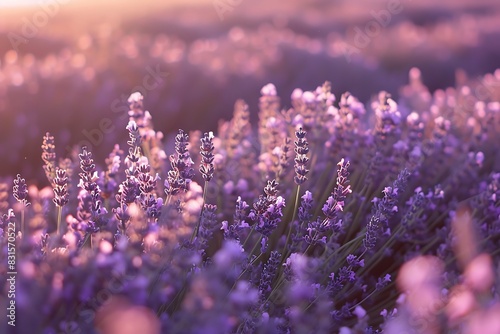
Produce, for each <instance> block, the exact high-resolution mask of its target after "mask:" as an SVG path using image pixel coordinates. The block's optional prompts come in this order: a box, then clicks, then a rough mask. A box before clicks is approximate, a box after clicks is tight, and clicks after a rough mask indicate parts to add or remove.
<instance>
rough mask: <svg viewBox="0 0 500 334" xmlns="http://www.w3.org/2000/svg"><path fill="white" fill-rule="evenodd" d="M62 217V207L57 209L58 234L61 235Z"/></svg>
mask: <svg viewBox="0 0 500 334" xmlns="http://www.w3.org/2000/svg"><path fill="white" fill-rule="evenodd" d="M61 217H62V207H61V206H58V207H57V234H58V235H61Z"/></svg>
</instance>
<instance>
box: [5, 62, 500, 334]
mask: <svg viewBox="0 0 500 334" xmlns="http://www.w3.org/2000/svg"><path fill="white" fill-rule="evenodd" d="M413 72H414V71H413ZM413 72H412V73H413ZM413 74H414V73H413ZM411 78H412V85H410V86H409V87H406V91H405V94H403V97H402V98H401V101H399V103H398V102H396V101H395V100H393V99H392V98H391V97H390V95H389V94H388V93H386V92H381V93H380V94H379V95H378V98H377V99H376V100H375V101H372V103H369V104H367V105H370V106H371V109H370V108H366V109H365V106H364V105H363V104H362V103H360V102H359V101H358V100H357V99H356V98H355V97H354V96H353V95H351V94H350V93H345V94H343V95H342V97H341V99H340V101H339V103H338V104H336V98H335V96H334V94H333V93H332V92H331V84H330V83H329V82H326V83H324V84H323V85H322V86H320V87H318V88H317V89H316V90H313V91H302V90H300V89H296V90H295V91H294V92H293V93H292V97H291V98H292V101H291V105H292V107H291V108H289V109H287V110H285V109H283V110H281V105H280V100H279V98H278V97H277V92H276V87H275V86H274V85H272V84H269V85H266V86H265V87H264V88H263V89H262V91H261V94H262V97H261V98H260V100H259V113H258V115H259V121H258V124H257V125H256V127H252V126H251V124H250V117H249V109H248V105H247V104H246V103H245V102H243V101H241V100H239V101H238V102H237V103H236V104H235V111H234V115H233V118H232V119H231V120H228V121H222V122H221V123H220V126H219V129H218V131H217V134H216V135H215V134H214V133H212V132H208V133H204V134H203V135H202V134H201V133H199V132H192V133H186V132H185V131H183V130H179V131H178V133H177V135H176V136H175V138H174V143H173V144H174V145H173V146H174V150H175V151H174V152H172V153H171V154H170V155H169V162H170V166H167V165H166V164H165V163H163V162H164V160H165V159H166V157H167V155H166V154H165V153H164V150H165V148H166V147H168V145H165V144H164V143H163V140H164V138H163V136H162V135H161V134H160V133H159V132H156V131H155V130H154V128H153V123H152V116H151V114H150V113H149V112H147V111H145V110H144V108H143V96H142V95H141V94H140V93H134V94H132V96H131V97H130V99H129V103H130V112H129V116H130V121H129V123H128V125H127V127H126V130H128V134H129V141H128V142H127V145H128V151H127V154H126V156H124V152H123V151H121V150H120V147H119V146H118V145H116V146H115V147H114V149H113V150H112V152H111V153H110V155H109V157H108V159H106V161H105V164H104V166H103V167H102V168H101V167H100V166H99V164H98V163H96V162H95V161H94V159H93V156H92V153H91V152H90V151H89V150H88V149H87V148H86V147H82V148H81V151H79V152H77V153H78V154H75V155H73V160H64V161H61V162H59V164H58V163H57V162H56V160H55V153H54V152H55V148H56V146H55V145H56V140H55V139H54V138H53V137H52V136H50V134H47V135H46V136H45V137H44V138H43V146H42V148H43V152H42V159H43V162H44V167H43V168H44V170H45V172H46V175H47V178H48V180H49V182H50V184H51V187H49V188H47V189H46V190H43V189H42V190H38V189H36V187H35V186H31V187H34V188H33V190H28V185H27V183H26V181H25V180H24V179H22V178H21V177H20V176H19V175H18V176H17V178H16V179H15V180H14V187H13V191H12V195H13V197H14V198H15V199H16V200H17V201H18V203H14V201H12V199H9V200H7V201H6V203H5V204H4V205H2V207H1V209H2V210H3V211H4V212H2V214H3V215H2V219H1V223H2V225H1V226H0V228H1V229H2V230H3V231H5V229H6V225H7V224H10V223H12V222H13V223H15V224H20V225H21V230H22V233H21V234H18V235H17V236H16V239H15V243H16V247H17V250H18V253H17V261H18V268H19V270H18V272H19V274H18V276H17V279H18V283H17V284H18V287H19V294H18V298H17V304H16V305H17V308H18V312H19V316H18V317H19V319H28V317H29V319H30V321H29V322H28V321H23V322H21V321H20V322H19V328H20V331H21V332H41V333H69V332H71V333H112V332H113V330H112V329H111V328H114V327H113V326H114V325H113V323H116V321H114V320H113V321H112V320H111V319H120V320H119V321H118V322H120V323H121V322H123V323H124V324H128V323H130V324H131V323H132V322H134V321H136V320H137V319H142V320H144V321H145V322H146V323H147V324H148V325H147V326H146V325H145V326H144V327H143V328H142V330H143V332H144V333H159V332H163V333H336V332H341V333H378V332H382V331H384V330H387V331H388V332H389V333H396V332H398V331H397V328H399V327H397V326H406V327H404V328H405V330H408V331H413V332H415V333H431V332H433V331H435V330H437V331H441V332H453V333H475V332H473V331H472V329H471V328H473V326H476V325H477V323H478V321H480V320H478V317H484V318H485V319H493V318H494V317H495V316H497V317H498V316H500V312H499V311H498V310H499V309H500V296H499V292H498V283H499V282H498V270H499V268H498V263H499V261H498V260H499V257H500V253H499V251H498V250H499V249H500V234H499V233H500V225H499V219H500V202H499V198H500V197H499V196H500V193H499V189H500V187H499V180H500V177H499V175H500V165H499V161H500V159H499V155H498V152H497V150H495V149H494V145H495V143H497V142H498V140H499V139H500V138H499V136H498V133H499V132H498V131H493V130H492V129H497V127H498V125H499V124H500V117H499V115H500V113H499V110H500V103H499V101H498V100H494V98H495V96H497V97H498V96H500V92H499V91H495V92H494V93H493V92H492V94H489V95H488V96H487V97H486V98H485V99H483V100H479V99H478V98H477V97H476V99H477V101H476V104H475V108H474V109H472V110H464V108H461V107H460V106H459V105H457V104H456V102H455V101H460V99H461V98H463V96H462V95H463V94H464V93H465V92H466V90H464V89H463V88H464V87H461V89H449V90H446V91H440V92H436V93H435V94H434V96H433V97H432V99H431V100H430V102H429V101H428V98H429V97H428V96H427V95H426V94H424V93H423V92H424V91H425V90H422V85H423V84H421V83H420V84H419V85H417V84H415V80H419V77H418V76H417V77H416V76H415V75H412V77H411ZM493 78H495V80H497V81H500V78H499V77H496V76H494V77H493ZM473 84H474V83H473V82H471V83H470V85H473ZM498 87H500V85H491V89H496V90H498ZM459 88H460V87H459ZM412 89H414V90H415V91H414V92H413V93H412V92H411V90H412ZM407 96H411V98H407ZM469 97H470V96H469ZM473 98H474V97H473ZM424 102H425V103H430V104H429V108H428V109H422V108H421V106H422V105H425V103H424ZM453 110H457V112H456V113H454V112H453ZM458 110H459V111H460V112H458ZM463 113H467V114H465V115H464V114H463ZM464 117H465V118H467V119H468V120H467V121H465V122H464V121H463V119H464ZM124 131H125V130H124ZM294 137H295V138H296V141H295V142H294V144H293V145H294V152H295V157H293V159H294V165H293V167H294V173H289V172H288V169H289V166H290V165H291V160H290V159H292V157H291V154H290V146H291V145H290V143H291V139H290V138H294ZM198 140H200V141H201V146H200V147H199V150H198V149H197V148H196V146H197V145H194V143H195V142H197V141H198ZM74 157H77V158H76V159H75V158H74ZM122 161H123V163H122ZM78 165H79V166H80V169H81V173H79V174H77V173H73V172H72V171H73V170H74V168H76V166H78ZM195 165H199V168H198V170H199V173H195V168H194V167H195ZM159 180H164V181H163V182H158V181H159ZM76 184H78V187H79V188H80V190H79V191H77V190H76V189H75V188H72V185H76ZM29 189H31V188H29ZM28 193H29V195H30V199H31V201H32V203H33V205H31V206H27V205H28V203H29V202H28V201H27V198H28ZM464 205H466V206H468V207H470V208H471V209H470V210H469V215H468V216H467V217H468V218H467V222H468V225H467V226H469V229H470V231H473V232H471V233H463V232H462V233H459V232H457V227H456V226H457V224H456V221H457V219H458V220H459V221H460V217H462V216H463V214H462V211H461V209H460V208H462V207H463V206H464ZM63 208H64V210H63ZM18 212H20V213H21V219H20V220H19V219H18V218H17V215H16V214H17V213H18ZM457 217H458V218H457ZM25 220H26V221H27V223H28V226H29V227H30V228H25V226H24V224H25ZM64 223H66V226H64ZM52 231H56V233H52ZM458 231H460V230H458ZM469 234H475V235H477V242H475V243H471V242H469V241H470V240H469V241H468V239H467V238H466V237H464V235H465V236H467V235H469ZM453 236H456V237H453ZM7 239H8V238H7V236H6V233H5V232H3V234H2V237H1V238H0V246H1V250H2V251H1V252H0V257H1V260H2V261H1V265H0V269H1V270H0V273H1V275H2V276H5V273H6V272H7V270H6V268H5V264H6V263H7V261H6V256H7V255H6V254H7V251H6V250H7V244H8V241H7ZM87 240H89V241H90V242H87ZM457 240H458V241H459V242H460V244H461V245H462V244H463V245H465V246H464V247H466V246H467V245H474V247H472V246H471V247H470V248H469V249H472V250H473V251H471V252H469V253H470V254H469V255H468V256H465V255H464V254H468V253H467V252H466V251H459V250H457V247H456V243H457ZM484 254H489V255H487V256H486V255H484ZM419 256H431V257H432V258H433V259H434V258H439V260H432V261H434V262H432V261H431V262H432V263H434V264H436V266H437V267H438V268H440V269H439V270H440V271H436V273H435V274H434V275H437V276H435V277H434V276H433V277H434V278H433V280H432V282H431V283H432V285H425V284H424V283H425V282H424V283H422V280H419V281H415V282H416V283H412V281H411V279H410V278H411V277H412V276H411V274H410V275H409V274H408V270H410V269H411V268H414V267H412V264H413V263H415V262H412V261H416V260H415V259H418V258H419ZM431 262H429V263H431ZM405 263H406V264H405ZM408 263H409V264H408ZM426 263H427V262H426ZM401 267H403V272H402V275H403V276H402V277H403V278H397V277H398V271H399V269H400V268H401ZM408 268H410V269H408ZM470 268H479V269H477V270H479V271H480V273H481V272H482V273H484V275H483V276H480V277H486V278H488V284H483V285H481V284H480V281H481V280H480V279H479V278H477V277H476V276H475V275H476V274H477V273H471V270H472V269H470ZM485 268H486V269H485ZM413 270H414V269H413ZM481 270H482V271H481ZM462 272H464V274H462ZM405 275H406V276H405ZM408 275H409V276H408ZM478 275H479V274H478ZM422 279H423V278H422ZM396 281H397V282H399V283H398V286H399V287H400V290H401V292H402V293H403V294H404V295H403V296H407V297H408V298H409V300H408V301H407V303H404V302H402V298H401V297H400V296H399V294H398V292H397V290H396V289H395V282H396ZM2 282H5V280H3V281H2ZM422 284H423V285H422ZM421 285H422V286H424V287H426V289H427V288H428V289H429V290H425V291H428V293H429V299H428V300H432V301H439V303H440V304H439V305H441V306H439V307H437V308H435V309H429V308H426V309H425V310H424V311H425V312H423V311H422V310H423V309H422V308H421V307H422V305H423V304H418V303H419V302H420V303H421V302H422V300H421V299H418V298H417V297H416V296H417V295H415V291H417V290H415V289H417V288H418V287H419V286H421ZM454 286H466V288H467V289H465V290H460V291H462V294H455V295H452V294H450V293H445V292H443V291H447V290H446V289H452V287H454ZM437 287H439V288H437ZM443 288H444V289H443ZM4 289H5V287H4ZM450 291H451V290H450ZM463 291H466V292H467V293H468V295H467V296H469V297H471V296H472V297H471V298H472V299H474V300H475V301H476V302H477V305H476V304H474V305H475V306H474V305H473V306H470V307H469V308H468V309H467V312H463V313H459V308H457V306H456V303H457V302H456V300H457V298H458V297H460V298H465V297H464V296H465V295H464V294H463ZM485 296H487V298H486V297H485ZM431 297H432V298H431ZM484 298H486V299H484ZM484 300H487V301H486V304H481V303H480V302H482V301H484ZM446 305H448V306H446ZM419 307H420V308H419ZM474 307H477V309H478V310H480V312H479V313H477V312H476V313H474V310H475V309H474ZM34 309H36V310H37V311H36V312H33V311H32V310H34ZM399 309H400V310H401V312H400V313H401V315H398V310H399ZM443 310H445V311H443ZM419 312H420V313H419ZM422 312H423V313H422ZM432 312H435V314H433V313H432ZM457 312H458V313H457ZM118 315H120V316H119V317H118V318H116V317H117V316H118ZM128 315H130V316H128ZM412 316H419V317H422V319H425V320H426V321H427V324H428V326H427V327H425V328H424V327H422V326H421V327H416V326H414V325H412V318H411V317H412ZM142 320H141V321H142ZM464 324H465V325H464ZM412 326H413V327H412ZM488 326H490V327H491V328H493V329H492V333H495V329H496V328H497V327H494V326H498V325H497V324H496V323H493V322H492V323H491V324H488ZM395 328H396V329H395ZM401 328H403V327H401ZM499 330H500V329H498V330H497V331H496V332H498V331H499Z"/></svg>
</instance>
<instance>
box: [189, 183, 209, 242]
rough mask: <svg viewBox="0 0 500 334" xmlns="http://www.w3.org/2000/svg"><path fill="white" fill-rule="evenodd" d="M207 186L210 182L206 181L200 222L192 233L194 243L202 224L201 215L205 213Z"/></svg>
mask: <svg viewBox="0 0 500 334" xmlns="http://www.w3.org/2000/svg"><path fill="white" fill-rule="evenodd" d="M207 187H208V182H207V181H205V186H204V187H203V201H202V202H201V210H200V218H199V219H198V222H197V223H196V226H195V228H194V230H193V233H192V234H191V240H190V243H193V240H194V239H195V238H196V237H197V236H198V230H199V229H200V225H201V217H202V215H203V207H204V206H205V201H206V200H207Z"/></svg>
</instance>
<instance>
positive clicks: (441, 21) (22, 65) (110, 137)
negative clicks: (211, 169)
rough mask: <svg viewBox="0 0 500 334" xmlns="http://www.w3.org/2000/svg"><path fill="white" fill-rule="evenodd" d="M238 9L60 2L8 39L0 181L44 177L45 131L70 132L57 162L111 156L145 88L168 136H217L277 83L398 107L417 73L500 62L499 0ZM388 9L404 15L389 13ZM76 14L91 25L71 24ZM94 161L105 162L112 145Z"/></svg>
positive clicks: (435, 81) (17, 22) (7, 22)
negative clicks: (74, 156) (84, 152)
mask: <svg viewBox="0 0 500 334" xmlns="http://www.w3.org/2000/svg"><path fill="white" fill-rule="evenodd" d="M234 3H235V5H233V6H232V7H226V8H227V9H226V11H225V12H224V15H223V17H220V16H219V15H218V12H217V10H216V7H215V2H214V1H212V2H209V1H206V2H200V3H199V4H197V5H191V6H181V5H171V6H170V5H169V6H164V7H161V6H158V5H157V6H155V7H151V8H152V9H150V10H147V4H149V2H148V3H147V4H145V5H144V6H143V8H141V7H139V8H137V9H134V10H137V13H136V15H130V13H128V12H126V11H125V9H123V10H122V12H121V11H120V10H119V9H116V8H114V7H113V8H114V9H113V8H107V7H103V8H102V9H101V10H100V9H99V8H97V7H96V8H95V9H93V8H91V7H89V8H86V7H82V8H79V7H77V9H75V10H74V12H72V11H70V8H71V6H70V4H68V5H62V4H61V6H60V10H59V12H57V14H56V15H54V17H51V18H50V21H49V23H48V24H47V25H46V26H43V27H40V29H38V31H37V34H36V36H34V37H33V38H30V39H28V40H27V43H19V44H18V45H17V44H14V46H17V47H16V48H13V44H12V37H9V38H5V39H2V40H1V41H0V55H1V57H0V69H1V70H0V116H1V120H2V121H1V123H0V152H2V156H3V157H5V159H4V163H3V164H2V166H0V175H1V176H6V175H15V174H16V173H17V172H23V173H24V175H26V177H28V178H30V179H32V180H35V179H38V180H40V174H39V171H40V168H39V167H38V165H39V163H38V161H37V160H36V158H33V157H35V156H37V155H38V153H39V149H38V148H37V147H38V146H39V144H38V142H39V138H41V136H43V134H44V133H45V132H46V131H51V132H52V133H53V134H55V135H57V137H58V138H59V140H60V142H61V144H60V145H59V147H58V150H59V153H60V154H63V153H64V154H66V153H68V152H69V151H70V147H72V146H73V145H77V146H81V144H82V143H83V141H86V144H87V145H89V144H90V145H92V146H101V145H102V147H103V148H105V150H109V149H111V148H112V146H113V144H114V143H115V142H116V141H120V140H123V139H125V137H124V136H123V134H121V132H120V131H117V129H120V128H123V126H125V125H126V121H127V120H126V111H127V102H126V99H127V97H128V95H129V94H130V93H132V92H133V91H135V90H137V89H134V88H141V89H142V90H141V92H142V93H143V94H144V95H146V97H147V102H146V103H147V105H148V107H150V108H151V109H154V110H156V111H157V112H156V113H157V115H156V117H155V118H156V120H157V124H158V128H159V129H161V130H162V131H163V132H164V133H166V134H167V135H168V134H172V133H173V132H175V131H176V129H177V128H183V129H185V130H194V129H200V130H202V131H208V130H210V129H213V128H215V127H216V126H217V122H218V121H219V119H220V118H224V119H226V120H227V119H229V117H230V116H231V112H232V106H233V104H234V102H235V99H236V98H243V99H245V100H246V101H248V103H249V107H250V110H251V118H252V120H254V121H255V120H256V115H257V113H256V110H257V104H256V102H255V101H257V98H258V91H259V90H260V87H262V86H263V85H264V84H265V83H267V82H273V83H275V84H276V85H277V86H279V87H280V89H279V92H278V94H279V96H280V97H281V98H282V99H283V100H284V101H286V99H287V96H289V95H290V94H291V92H292V90H293V89H294V88H295V87H304V88H307V89H313V88H314V87H315V86H316V85H317V83H318V82H321V81H324V80H331V81H332V82H333V83H334V85H333V90H334V93H335V94H337V95H339V94H341V93H342V92H344V91H347V90H349V91H351V92H352V93H353V94H355V95H356V96H358V98H359V99H360V101H361V102H363V103H369V101H370V99H372V98H374V97H375V96H374V95H375V93H374V92H376V91H377V90H379V89H385V90H387V91H388V92H390V93H391V94H392V95H393V98H394V99H396V100H397V99H398V98H399V94H400V92H399V89H398V87H400V86H401V85H403V84H404V83H405V82H406V81H407V73H408V71H409V69H410V68H411V67H413V66H417V67H419V68H420V69H421V71H422V73H423V78H424V82H425V84H426V85H427V86H428V87H429V88H430V90H431V92H433V91H434V90H436V89H444V88H446V87H448V86H452V85H454V84H455V83H456V82H457V83H458V84H460V83H461V82H463V80H464V79H463V73H462V72H460V73H459V74H457V70H458V69H463V70H464V71H465V73H467V74H468V75H470V76H471V77H472V78H477V76H478V75H482V74H485V73H487V72H492V71H494V70H495V69H496V67H498V64H499V63H498V59H499V58H500V48H499V45H498V43H496V42H495V41H497V40H498V38H499V36H500V28H499V26H498V24H497V22H498V20H499V18H500V12H499V10H500V9H499V6H498V4H497V3H496V2H495V1H486V0H484V1H480V2H475V3H474V4H471V3H468V2H467V1H463V2H443V3H442V4H441V6H440V8H439V9H435V8H434V7H433V6H431V2H430V1H419V2H407V1H392V2H385V1H376V2H370V3H367V2H364V1H349V2H347V1H338V2H336V3H335V4H331V3H330V1H314V2H311V3H308V4H302V3H300V2H298V3H287V5H278V4H269V3H266V5H263V4H261V3H258V2H257V3H256V2H250V1H240V2H234ZM236 3H237V5H236ZM391 4H392V5H391ZM389 6H392V7H394V8H396V9H397V10H395V11H393V13H394V14H391V15H390V16H389V17H384V14H383V12H384V11H385V13H388V8H392V7H389ZM66 7H68V8H66ZM112 9H113V10H112ZM39 10H40V9H39V8H37V7H35V8H34V9H32V10H27V11H26V12H22V13H21V14H17V15H14V16H13V15H9V13H10V12H9V11H8V10H7V9H4V10H2V11H3V14H2V15H3V16H4V20H3V22H4V23H3V24H2V25H0V31H3V32H4V33H5V34H6V37H8V36H9V35H8V34H9V33H11V34H12V33H16V34H18V35H21V37H22V34H21V31H22V27H23V23H22V22H24V21H22V18H27V19H31V17H32V16H33V15H34V13H36V12H37V11H39ZM139 13H140V14H139ZM75 15H76V17H80V16H81V17H82V18H83V17H85V20H86V22H87V23H84V22H83V21H82V22H80V21H79V20H77V21H76V22H75V25H74V28H70V27H68V23H67V22H68V20H72V17H75ZM140 15H142V16H140ZM16 18H17V19H16ZM377 20H379V21H377ZM384 20H385V21H384ZM378 22H381V23H378ZM386 23H387V24H386ZM370 24H371V26H370ZM374 27H375V30H374V31H373V32H372V34H373V35H369V34H368V33H369V32H370V29H372V30H373V28H374ZM377 27H378V30H377ZM356 29H361V31H362V32H361V33H360V32H359V30H356ZM367 29H368V30H367ZM10 36H12V35H10ZM372 36H373V37H372ZM14 49H16V50H17V52H16V50H14ZM152 73H153V74H152ZM154 73H156V74H154ZM145 78H147V79H145ZM145 80H146V83H147V84H146V86H147V87H146V88H145V86H144V82H145ZM103 119H106V120H111V121H112V123H113V125H114V126H113V128H112V130H109V131H108V132H107V133H103V134H104V135H103V136H102V137H101V136H100V134H99V133H97V132H96V131H94V130H96V129H97V130H99V129H100V127H101V121H102V120H103ZM19 134H22V136H20V135H19ZM89 138H93V139H91V140H89ZM93 144H97V145H93ZM96 156H97V157H99V158H101V159H102V158H104V155H103V154H102V153H101V150H99V151H98V152H96ZM21 161H23V162H26V163H20V162H21ZM28 162H29V163H28Z"/></svg>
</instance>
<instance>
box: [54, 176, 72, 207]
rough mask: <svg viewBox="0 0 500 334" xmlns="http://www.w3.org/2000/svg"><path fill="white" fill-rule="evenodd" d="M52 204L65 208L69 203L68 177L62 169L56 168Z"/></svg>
mask: <svg viewBox="0 0 500 334" xmlns="http://www.w3.org/2000/svg"><path fill="white" fill-rule="evenodd" d="M54 185H55V187H54V195H55V197H54V200H53V201H54V203H55V204H56V205H57V206H61V207H62V206H65V205H66V204H68V201H69V194H68V175H67V174H66V171H65V170H64V169H60V168H56V177H55V178H54Z"/></svg>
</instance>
